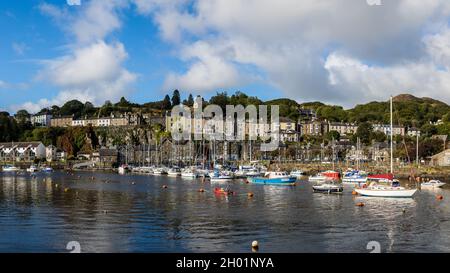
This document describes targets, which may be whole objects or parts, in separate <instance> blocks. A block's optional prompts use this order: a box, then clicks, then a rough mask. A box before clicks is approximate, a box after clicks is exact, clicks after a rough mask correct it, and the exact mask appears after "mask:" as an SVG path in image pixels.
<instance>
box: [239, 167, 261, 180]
mask: <svg viewBox="0 0 450 273" xmlns="http://www.w3.org/2000/svg"><path fill="white" fill-rule="evenodd" d="M234 174H235V176H236V177H240V178H246V177H256V176H259V175H261V172H260V171H259V170H258V168H256V167H254V166H239V170H237V171H236V172H235V173H234Z"/></svg>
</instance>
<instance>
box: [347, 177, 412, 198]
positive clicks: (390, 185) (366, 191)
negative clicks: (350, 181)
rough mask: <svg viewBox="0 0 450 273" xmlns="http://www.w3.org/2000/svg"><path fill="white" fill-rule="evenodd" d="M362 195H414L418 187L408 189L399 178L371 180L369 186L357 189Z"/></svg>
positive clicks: (405, 196) (406, 196)
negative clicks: (401, 183)
mask: <svg viewBox="0 0 450 273" xmlns="http://www.w3.org/2000/svg"><path fill="white" fill-rule="evenodd" d="M355 191H356V192H357V193H358V194H360V195H362V196H371V197H404V198H408V197H413V196H414V194H415V193H416V192H417V189H406V188H404V187H401V186H400V182H399V181H398V180H380V181H378V182H371V183H370V184H369V186H367V187H363V188H359V189H355Z"/></svg>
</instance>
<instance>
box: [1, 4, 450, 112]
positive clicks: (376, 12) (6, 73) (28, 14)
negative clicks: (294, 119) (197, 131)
mask: <svg viewBox="0 0 450 273" xmlns="http://www.w3.org/2000/svg"><path fill="white" fill-rule="evenodd" d="M449 19H450V1H448V0H277V1H273V0H21V1H1V2H0V33H1V34H2V35H1V36H0V111H9V112H12V113H13V112H15V111H17V110H20V109H26V110H28V111H30V112H32V113H33V112H37V111H39V110H40V109H42V108H44V107H50V106H52V105H62V104H63V103H64V102H66V101H68V100H71V99H78V100H80V101H82V102H85V101H90V102H93V103H94V104H96V105H102V104H103V103H104V102H105V101H107V100H110V101H113V102H115V101H118V100H119V99H120V97H122V96H124V97H126V98H127V99H129V100H131V101H134V102H138V103H145V102H148V101H155V100H159V99H161V98H162V97H163V96H164V95H165V94H168V93H169V94H170V93H172V91H173V90H174V89H178V90H180V91H181V93H182V96H185V97H186V96H187V95H188V94H189V93H192V94H194V95H202V96H204V97H206V98H209V97H210V96H212V95H214V94H216V93H217V92H223V91H227V92H228V93H229V94H232V93H234V92H235V91H242V92H244V93H247V94H249V95H253V96H257V97H259V98H261V99H263V100H267V99H273V98H280V97H288V98H291V99H294V100H296V101H298V102H300V103H301V102H307V101H322V102H325V103H330V104H337V105H342V106H344V107H346V108H349V107H353V106H354V105H356V104H359V103H366V102H369V101H373V100H378V101H386V100H387V99H388V97H389V96H390V95H397V94H402V93H409V94H413V95H415V96H419V97H432V98H435V99H439V100H442V101H444V102H446V103H450V27H449Z"/></svg>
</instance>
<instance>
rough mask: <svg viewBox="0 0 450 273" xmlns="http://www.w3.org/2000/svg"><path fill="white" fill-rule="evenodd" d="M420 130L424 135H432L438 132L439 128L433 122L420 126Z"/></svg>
mask: <svg viewBox="0 0 450 273" xmlns="http://www.w3.org/2000/svg"><path fill="white" fill-rule="evenodd" d="M420 132H421V134H422V136H426V137H431V136H433V135H436V134H437V133H438V129H437V127H436V126H434V125H432V124H425V125H423V126H422V127H421V128H420Z"/></svg>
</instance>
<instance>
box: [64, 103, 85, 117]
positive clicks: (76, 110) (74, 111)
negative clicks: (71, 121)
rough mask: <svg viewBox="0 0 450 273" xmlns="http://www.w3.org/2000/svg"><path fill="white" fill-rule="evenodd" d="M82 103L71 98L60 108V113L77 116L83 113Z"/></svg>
mask: <svg viewBox="0 0 450 273" xmlns="http://www.w3.org/2000/svg"><path fill="white" fill-rule="evenodd" d="M83 110H84V104H83V103H82V102H80V101H78V100H71V101H68V102H66V103H65V104H64V105H63V106H62V107H61V110H60V113H61V115H63V116H71V115H73V116H74V117H75V118H79V117H80V116H81V115H82V114H83Z"/></svg>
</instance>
